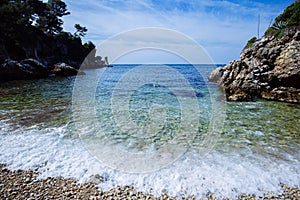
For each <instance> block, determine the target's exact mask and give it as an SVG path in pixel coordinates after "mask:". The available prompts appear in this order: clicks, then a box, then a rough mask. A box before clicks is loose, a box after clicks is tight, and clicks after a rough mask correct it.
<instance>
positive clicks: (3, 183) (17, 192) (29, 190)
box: [0, 164, 300, 200]
mask: <svg viewBox="0 0 300 200" xmlns="http://www.w3.org/2000/svg"><path fill="white" fill-rule="evenodd" d="M38 175H39V172H38V168H37V169H34V170H10V169H9V167H8V166H7V165H5V164H0V198H1V199H37V198H39V199H149V200H150V199H151V200H152V199H153V200H154V199H163V200H173V199H199V198H198V197H195V196H188V197H183V196H180V197H179V196H177V197H172V196H169V195H168V194H166V193H162V194H161V196H159V197H155V196H154V195H153V194H145V193H143V192H139V191H136V190H135V189H134V188H133V187H132V186H118V187H115V188H112V189H110V190H108V191H103V190H101V189H99V188H98V186H97V185H96V184H95V183H92V182H87V183H83V184H79V183H78V182H77V181H76V180H75V179H72V178H64V177H47V178H43V179H40V178H38ZM279 187H281V189H280V193H273V192H271V193H267V194H265V195H264V196H262V197H256V196H255V195H253V194H250V195H249V194H247V195H246V194H240V195H239V196H238V197H237V198H236V199H239V200H242V199H243V200H254V199H292V200H298V199H299V198H300V189H299V188H295V187H289V186H287V185H284V184H281V185H280V186H279ZM200 199H207V200H217V199H218V198H216V197H215V196H214V195H213V194H206V195H203V197H201V198H200ZM222 199H229V198H222Z"/></svg>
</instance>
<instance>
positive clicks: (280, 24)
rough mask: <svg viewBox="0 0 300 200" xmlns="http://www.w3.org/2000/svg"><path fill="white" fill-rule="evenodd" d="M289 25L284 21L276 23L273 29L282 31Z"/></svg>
mask: <svg viewBox="0 0 300 200" xmlns="http://www.w3.org/2000/svg"><path fill="white" fill-rule="evenodd" d="M287 25H288V23H287V22H284V21H276V22H275V23H274V24H273V25H272V28H273V29H275V30H282V29H285V28H286V27H287Z"/></svg>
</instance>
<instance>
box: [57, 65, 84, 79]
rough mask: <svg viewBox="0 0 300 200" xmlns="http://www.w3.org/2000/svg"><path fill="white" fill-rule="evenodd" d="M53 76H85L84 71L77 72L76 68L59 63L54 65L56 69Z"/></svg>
mask: <svg viewBox="0 0 300 200" xmlns="http://www.w3.org/2000/svg"><path fill="white" fill-rule="evenodd" d="M52 74H54V75H55V76H76V75H84V74H85V73H84V72H83V71H80V70H77V69H75V68H74V67H71V66H70V65H68V64H66V63H57V64H55V65H54V69H53V70H52Z"/></svg>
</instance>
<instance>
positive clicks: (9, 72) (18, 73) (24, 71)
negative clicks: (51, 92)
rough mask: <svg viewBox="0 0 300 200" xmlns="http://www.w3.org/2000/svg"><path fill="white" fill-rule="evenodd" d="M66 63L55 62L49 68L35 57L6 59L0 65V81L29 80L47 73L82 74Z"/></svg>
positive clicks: (45, 75)
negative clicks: (19, 59) (19, 60)
mask: <svg viewBox="0 0 300 200" xmlns="http://www.w3.org/2000/svg"><path fill="white" fill-rule="evenodd" d="M84 74H85V73H84V72H82V71H79V70H77V69H75V68H73V67H71V66H69V65H67V64H66V63H58V64H55V65H54V67H53V68H52V69H51V68H49V67H47V66H45V65H43V64H42V63H41V62H39V61H37V60H35V59H32V58H30V59H25V60H22V61H21V62H17V61H14V60H10V59H7V60H5V61H4V63H3V64H2V65H0V82H1V81H11V80H29V79H40V78H46V77H48V76H49V75H55V76H75V75H84Z"/></svg>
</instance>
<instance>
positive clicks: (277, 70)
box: [209, 31, 300, 103]
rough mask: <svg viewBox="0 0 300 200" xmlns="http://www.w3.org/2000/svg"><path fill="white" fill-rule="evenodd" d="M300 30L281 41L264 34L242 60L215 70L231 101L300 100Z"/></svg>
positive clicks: (212, 74) (211, 76) (210, 78)
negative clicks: (258, 99) (257, 99)
mask: <svg viewBox="0 0 300 200" xmlns="http://www.w3.org/2000/svg"><path fill="white" fill-rule="evenodd" d="M299 35H300V31H296V32H295V33H294V34H292V35H286V36H284V37H283V38H282V39H280V40H278V39H276V38H275V37H268V36H264V37H263V38H261V39H260V40H258V41H256V42H255V43H254V44H253V45H252V46H251V47H249V48H247V49H244V50H243V51H242V53H241V56H240V60H235V61H232V62H230V63H228V64H227V65H226V66H225V67H224V68H217V69H215V70H214V71H213V72H212V73H211V74H210V76H209V80H210V81H213V82H217V84H218V85H219V86H221V87H222V88H223V89H224V91H225V92H226V98H227V100H229V101H249V100H252V99H254V98H263V99H269V100H278V101H285V102H298V103H299V102H300V40H299Z"/></svg>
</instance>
